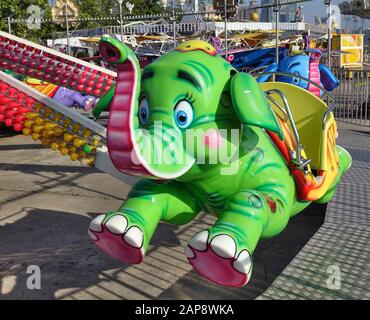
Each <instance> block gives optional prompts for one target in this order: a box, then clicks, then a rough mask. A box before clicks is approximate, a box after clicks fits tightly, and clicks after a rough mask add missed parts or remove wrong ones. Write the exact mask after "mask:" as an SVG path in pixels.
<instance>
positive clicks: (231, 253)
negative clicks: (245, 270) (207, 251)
mask: <svg viewBox="0 0 370 320" xmlns="http://www.w3.org/2000/svg"><path fill="white" fill-rule="evenodd" d="M211 248H212V250H213V251H214V252H215V253H216V254H217V255H219V256H221V257H223V258H226V259H228V258H234V257H235V254H236V244H235V241H234V239H233V238H231V237H230V236H228V235H225V234H221V235H218V236H216V237H214V238H213V239H212V241H211Z"/></svg>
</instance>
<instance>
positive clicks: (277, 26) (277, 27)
mask: <svg viewBox="0 0 370 320" xmlns="http://www.w3.org/2000/svg"><path fill="white" fill-rule="evenodd" d="M279 20H280V12H279V10H278V11H276V30H275V31H276V63H277V64H279Z"/></svg>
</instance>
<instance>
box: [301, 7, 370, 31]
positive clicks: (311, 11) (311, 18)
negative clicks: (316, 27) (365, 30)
mask: <svg viewBox="0 0 370 320" xmlns="http://www.w3.org/2000/svg"><path fill="white" fill-rule="evenodd" d="M347 1H349V0H347ZM341 2H344V1H343V0H341V1H340V0H333V2H332V4H334V5H339V3H341ZM302 6H303V14H304V17H305V21H306V22H308V23H315V15H319V16H320V17H326V16H327V13H326V12H327V11H326V6H325V5H324V0H313V1H310V2H305V3H302ZM347 17H350V18H351V19H350V27H351V26H352V25H353V21H352V20H353V16H343V15H342V22H341V23H342V28H347ZM361 20H362V19H361ZM369 25H370V24H369V22H368V21H366V22H365V27H369ZM355 26H358V24H356V23H355Z"/></svg>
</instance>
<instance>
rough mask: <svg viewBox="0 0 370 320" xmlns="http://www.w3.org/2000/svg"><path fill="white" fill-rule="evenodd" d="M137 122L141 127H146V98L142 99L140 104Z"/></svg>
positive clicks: (147, 116) (147, 113)
mask: <svg viewBox="0 0 370 320" xmlns="http://www.w3.org/2000/svg"><path fill="white" fill-rule="evenodd" d="M139 120H140V123H141V124H142V125H146V124H147V123H148V121H149V102H148V99H146V98H144V99H142V100H141V102H140V106H139Z"/></svg>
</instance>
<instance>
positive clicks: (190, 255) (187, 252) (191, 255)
mask: <svg viewBox="0 0 370 320" xmlns="http://www.w3.org/2000/svg"><path fill="white" fill-rule="evenodd" d="M184 253H185V256H186V257H187V258H189V259H193V258H194V257H195V254H194V252H193V250H191V248H189V246H186V247H185V250H184Z"/></svg>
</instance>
